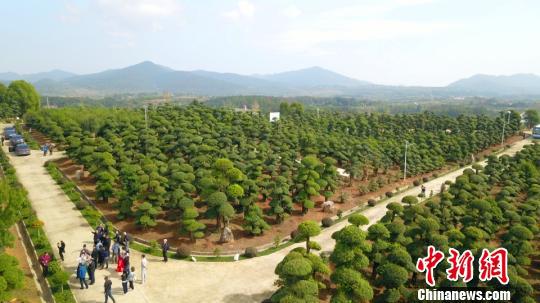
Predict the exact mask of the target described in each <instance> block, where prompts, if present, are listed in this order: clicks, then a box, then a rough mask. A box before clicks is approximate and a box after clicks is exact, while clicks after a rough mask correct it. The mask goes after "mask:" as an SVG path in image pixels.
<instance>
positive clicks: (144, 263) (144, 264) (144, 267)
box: [141, 255, 148, 284]
mask: <svg viewBox="0 0 540 303" xmlns="http://www.w3.org/2000/svg"><path fill="white" fill-rule="evenodd" d="M147 269H148V260H146V255H142V259H141V284H144V283H146V270H147Z"/></svg>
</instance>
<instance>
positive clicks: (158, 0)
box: [97, 0, 180, 18]
mask: <svg viewBox="0 0 540 303" xmlns="http://www.w3.org/2000/svg"><path fill="white" fill-rule="evenodd" d="M97 3H98V5H99V7H100V8H101V9H103V10H104V11H105V12H106V13H107V14H111V15H117V16H122V17H126V18H141V17H142V18H158V17H170V16H173V15H175V14H176V13H178V12H179V11H180V5H179V4H178V2H177V1H175V0H98V1H97Z"/></svg>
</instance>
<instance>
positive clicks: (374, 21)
mask: <svg viewBox="0 0 540 303" xmlns="http://www.w3.org/2000/svg"><path fill="white" fill-rule="evenodd" d="M433 1H435V0H388V1H381V0H377V1H376V2H372V3H371V4H361V5H353V6H346V7H339V8H336V9H332V10H329V11H323V12H320V13H319V14H315V15H311V16H309V18H303V20H304V22H303V23H302V24H299V25H297V26H296V27H294V28H291V29H289V30H287V31H285V32H282V33H279V34H278V35H277V38H276V39H275V40H274V44H275V45H279V48H280V49H281V50H285V51H294V52H303V53H306V54H308V53H309V54H311V53H313V51H314V50H316V53H324V52H325V51H328V50H325V47H327V46H329V45H330V44H332V43H335V42H351V43H354V42H361V41H369V40H383V39H395V38H401V37H415V36H422V35H429V34H432V33H435V32H439V31H441V30H446V29H450V28H453V27H455V26H456V25H455V24H450V23H447V22H443V21H432V22H430V21H403V20H396V19H395V18H391V17H389V16H388V15H389V14H387V13H389V12H392V11H394V10H397V9H400V8H404V7H410V6H418V5H425V4H430V3H432V2H433Z"/></svg>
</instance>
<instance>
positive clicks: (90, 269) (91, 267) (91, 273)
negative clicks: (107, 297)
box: [88, 260, 96, 285]
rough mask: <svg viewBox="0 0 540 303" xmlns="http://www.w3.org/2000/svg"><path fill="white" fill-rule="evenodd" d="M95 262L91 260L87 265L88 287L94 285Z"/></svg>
mask: <svg viewBox="0 0 540 303" xmlns="http://www.w3.org/2000/svg"><path fill="white" fill-rule="evenodd" d="M95 273H96V260H91V261H90V264H88V278H89V279H90V285H93V284H94V283H96V275H95Z"/></svg>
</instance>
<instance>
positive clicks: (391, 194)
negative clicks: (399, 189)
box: [385, 191, 394, 198]
mask: <svg viewBox="0 0 540 303" xmlns="http://www.w3.org/2000/svg"><path fill="white" fill-rule="evenodd" d="M385 195H386V196H387V197H388V198H391V197H392V196H394V193H393V192H391V191H387V192H386V193H385Z"/></svg>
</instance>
